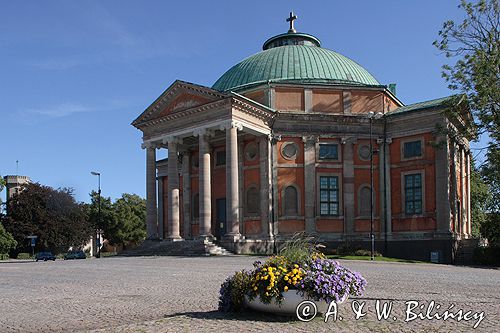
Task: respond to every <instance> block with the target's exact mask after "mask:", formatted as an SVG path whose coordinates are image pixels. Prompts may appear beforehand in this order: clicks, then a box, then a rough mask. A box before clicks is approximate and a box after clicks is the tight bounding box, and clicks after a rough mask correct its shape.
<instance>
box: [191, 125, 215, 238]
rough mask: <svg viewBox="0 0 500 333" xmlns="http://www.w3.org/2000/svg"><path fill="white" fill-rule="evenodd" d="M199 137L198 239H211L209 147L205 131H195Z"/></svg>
mask: <svg viewBox="0 0 500 333" xmlns="http://www.w3.org/2000/svg"><path fill="white" fill-rule="evenodd" d="M195 135H198V136H199V139H200V140H199V141H200V142H199V145H200V152H199V160H200V161H199V168H198V170H199V181H200V185H199V186H200V191H199V200H200V201H199V202H200V237H201V238H212V237H213V235H212V231H211V230H212V192H211V186H210V180H211V176H210V147H209V144H208V133H207V131H206V130H201V131H197V132H196V133H195Z"/></svg>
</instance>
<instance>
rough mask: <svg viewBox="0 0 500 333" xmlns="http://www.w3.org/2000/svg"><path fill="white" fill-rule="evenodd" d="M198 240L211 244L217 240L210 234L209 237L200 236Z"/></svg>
mask: <svg viewBox="0 0 500 333" xmlns="http://www.w3.org/2000/svg"><path fill="white" fill-rule="evenodd" d="M197 239H198V240H202V241H210V242H211V241H213V240H215V237H214V236H213V235H210V234H209V235H200V236H198V238H197Z"/></svg>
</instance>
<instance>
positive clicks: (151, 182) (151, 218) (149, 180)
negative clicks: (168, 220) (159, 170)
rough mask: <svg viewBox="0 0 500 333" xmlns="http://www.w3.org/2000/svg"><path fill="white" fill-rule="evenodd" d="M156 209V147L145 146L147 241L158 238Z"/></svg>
mask: <svg viewBox="0 0 500 333" xmlns="http://www.w3.org/2000/svg"><path fill="white" fill-rule="evenodd" d="M157 219H158V215H157V209H156V146H155V145H153V144H149V145H147V146H146V230H147V239H157V238H158V229H157V228H158V220H157Z"/></svg>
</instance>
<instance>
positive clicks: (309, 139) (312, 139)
mask: <svg viewBox="0 0 500 333" xmlns="http://www.w3.org/2000/svg"><path fill="white" fill-rule="evenodd" d="M302 142H303V143H308V144H315V143H318V142H319V136H318V135H304V136H302Z"/></svg>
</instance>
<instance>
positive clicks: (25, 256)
mask: <svg viewBox="0 0 500 333" xmlns="http://www.w3.org/2000/svg"><path fill="white" fill-rule="evenodd" d="M17 259H23V260H26V259H33V257H32V256H31V254H29V253H26V252H21V253H19V254H18V255H17Z"/></svg>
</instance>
